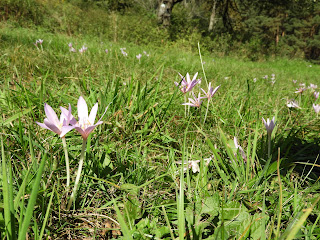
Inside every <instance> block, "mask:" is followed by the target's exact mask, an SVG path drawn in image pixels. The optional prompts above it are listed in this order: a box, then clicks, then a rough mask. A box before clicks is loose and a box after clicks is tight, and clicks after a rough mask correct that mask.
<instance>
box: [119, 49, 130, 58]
mask: <svg viewBox="0 0 320 240" xmlns="http://www.w3.org/2000/svg"><path fill="white" fill-rule="evenodd" d="M120 50H121V53H122V55H123V56H125V57H127V56H128V53H126V51H125V50H126V48H120Z"/></svg>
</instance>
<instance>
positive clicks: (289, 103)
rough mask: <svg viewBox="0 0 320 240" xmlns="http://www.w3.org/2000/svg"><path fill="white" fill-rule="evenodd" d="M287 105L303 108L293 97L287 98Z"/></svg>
mask: <svg viewBox="0 0 320 240" xmlns="http://www.w3.org/2000/svg"><path fill="white" fill-rule="evenodd" d="M287 107H288V108H299V109H300V108H301V107H299V105H298V103H297V102H296V101H295V100H293V99H291V100H287Z"/></svg>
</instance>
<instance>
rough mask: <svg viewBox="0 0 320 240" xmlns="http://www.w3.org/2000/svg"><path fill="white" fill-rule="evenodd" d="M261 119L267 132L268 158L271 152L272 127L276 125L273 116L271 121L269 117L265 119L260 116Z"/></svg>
mask: <svg viewBox="0 0 320 240" xmlns="http://www.w3.org/2000/svg"><path fill="white" fill-rule="evenodd" d="M262 121H263V123H264V126H265V127H266V129H267V133H268V158H269V157H270V153H271V133H272V131H273V129H274V127H275V126H276V122H275V117H273V118H272V120H271V121H270V119H269V118H267V121H266V120H265V119H264V118H262Z"/></svg>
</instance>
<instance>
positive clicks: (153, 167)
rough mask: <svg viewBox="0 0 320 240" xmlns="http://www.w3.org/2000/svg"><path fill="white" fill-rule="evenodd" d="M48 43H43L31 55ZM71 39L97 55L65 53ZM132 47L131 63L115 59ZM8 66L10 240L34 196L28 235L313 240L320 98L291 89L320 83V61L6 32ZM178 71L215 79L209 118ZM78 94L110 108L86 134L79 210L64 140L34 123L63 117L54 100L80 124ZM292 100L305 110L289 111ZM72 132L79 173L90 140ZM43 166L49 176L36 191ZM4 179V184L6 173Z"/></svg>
mask: <svg viewBox="0 0 320 240" xmlns="http://www.w3.org/2000/svg"><path fill="white" fill-rule="evenodd" d="M39 38H41V39H44V42H43V44H42V45H41V47H36V46H35V45H34V43H35V41H36V40H37V39H39ZM70 42H72V44H73V46H74V47H75V48H76V49H77V50H78V49H79V48H81V47H82V46H83V45H85V46H87V47H88V50H87V51H86V52H85V53H83V54H80V53H79V52H76V53H73V52H70V51H69V47H68V43H70ZM179 46H180V45H179ZM124 47H125V48H126V52H127V53H128V56H127V57H125V56H123V55H122V54H121V51H120V48H124ZM200 47H201V42H200ZM105 49H108V53H106V52H105ZM143 51H146V52H147V53H148V54H149V55H150V56H149V57H148V56H146V55H145V54H144V53H143ZM139 53H141V54H142V57H141V59H140V61H139V60H138V59H137V58H136V55H138V54H139ZM0 58H1V60H0V61H1V66H0V67H1V75H2V76H3V77H2V78H1V90H0V108H1V115H2V131H1V132H2V134H1V135H2V139H3V146H4V150H2V153H3V154H4V155H3V156H2V166H4V163H6V164H7V165H6V166H8V164H11V165H12V180H11V181H9V185H10V183H12V184H11V185H12V193H10V191H9V193H6V192H5V191H3V193H2V201H3V203H4V205H2V206H3V207H2V209H4V210H3V211H2V212H1V214H2V216H1V217H2V222H1V231H2V233H1V234H2V236H5V235H7V236H8V234H9V236H11V238H12V239H14V238H15V234H16V235H17V236H18V233H21V229H22V222H23V220H25V219H26V218H25V217H24V216H25V212H26V209H27V204H28V203H29V202H30V199H31V197H30V196H37V197H36V198H35V202H34V208H32V210H33V213H31V215H30V216H31V222H30V226H29V228H27V234H28V236H29V238H32V239H40V238H41V236H42V237H43V238H46V239H47V238H52V239H66V238H70V239H88V238H90V239H91V238H98V239H100V238H105V239H111V238H113V237H114V238H121V237H122V238H123V239H130V238H135V239H160V238H162V239H172V238H177V237H179V239H183V238H186V239H244V238H250V237H251V238H252V239H278V238H279V239H294V238H296V239H316V238H317V236H318V235H319V234H320V228H319V216H320V215H319V204H318V200H319V199H318V198H319V183H318V176H319V170H318V169H319V165H318V155H319V126H320V124H319V118H318V116H317V115H316V113H315V112H314V110H313V108H312V104H313V103H315V102H316V103H318V101H319V100H315V98H314V96H313V90H312V89H307V90H306V91H305V92H303V94H301V96H300V95H299V94H297V93H295V91H296V88H299V83H305V84H306V86H309V84H311V83H313V84H317V83H319V70H320V69H319V66H316V65H311V64H310V63H308V62H305V61H301V60H288V59H283V58H281V59H270V60H266V61H261V62H251V61H248V60H246V59H245V58H242V57H241V56H239V57H220V56H218V55H212V54H209V53H206V52H203V53H202V60H203V62H202V64H201V61H200V56H199V54H198V53H195V52H191V51H189V50H188V48H186V49H183V48H180V47H179V48H178V47H177V46H174V45H173V46H163V47H157V48H155V47H151V46H150V45H143V44H141V45H135V44H132V43H127V42H110V41H106V40H105V39H104V38H99V37H92V35H84V36H78V37H70V36H66V35H62V34H52V33H48V32H45V31H41V30H40V31H39V30H30V29H24V28H12V27H11V26H10V25H2V27H1V29H0ZM202 67H203V68H202ZM203 70H204V71H203ZM178 72H179V73H181V74H183V75H185V74H186V73H187V72H189V73H190V74H191V76H193V74H195V73H196V72H199V76H200V77H201V78H202V81H201V87H202V88H204V89H205V90H206V88H207V86H206V81H208V82H212V84H213V86H214V87H215V86H218V85H221V87H220V89H219V90H218V92H217V93H216V95H215V96H214V97H213V99H212V100H211V102H210V105H209V107H208V109H209V111H208V117H207V119H206V121H205V123H204V116H205V112H206V108H207V105H206V104H207V102H206V101H204V102H203V105H202V107H201V108H200V109H195V108H190V109H188V108H187V112H185V107H184V106H183V105H181V104H182V103H184V96H183V94H182V93H181V92H180V91H179V90H178V89H177V88H176V87H175V85H174V81H180V79H179V75H178ZM272 74H275V80H276V81H275V83H274V84H272V83H271V75H272ZM265 75H268V78H267V79H265V78H263V77H264V76H265ZM254 78H256V79H257V80H256V82H255V81H254ZM293 80H297V83H296V84H294V83H293ZM199 90H200V89H199V87H198V86H196V87H195V92H196V93H197V92H198V91H199ZM79 96H83V97H84V98H85V99H86V101H87V103H88V105H89V109H91V107H92V106H93V105H94V103H96V102H98V103H99V111H98V118H100V116H101V115H102V113H103V112H104V109H105V107H106V106H107V105H109V104H110V106H109V109H108V111H107V113H106V115H105V116H104V118H103V121H104V124H103V125H101V126H99V127H97V129H95V130H94V132H93V133H92V134H91V136H90V138H89V140H88V145H87V152H86V159H85V164H84V169H83V174H82V178H81V186H80V189H79V191H78V197H77V199H76V203H75V205H74V206H73V211H66V203H67V199H66V196H67V192H66V188H65V186H66V173H65V162H64V153H63V149H62V144H61V141H60V139H59V138H58V137H57V136H56V135H55V134H53V133H51V132H48V131H46V130H43V129H40V127H39V126H38V125H36V124H35V121H39V122H43V119H44V118H45V113H44V110H43V107H44V103H45V102H46V103H48V104H49V105H51V106H52V107H53V108H54V109H55V110H56V111H57V113H58V114H60V113H59V112H60V110H59V109H58V108H59V106H64V107H66V106H67V104H68V103H70V104H71V106H72V109H73V114H74V115H75V116H76V115H77V114H76V104H77V100H78V98H79ZM288 99H295V100H296V101H297V102H298V103H299V105H300V107H301V109H292V108H288V107H287V105H286V103H287V100H288ZM273 116H276V122H277V125H276V128H275V129H274V131H273V135H272V156H271V157H270V158H268V156H267V144H266V143H267V133H266V130H265V127H264V125H263V123H262V121H261V119H262V117H264V118H272V117H273ZM234 136H236V137H237V139H238V143H239V144H240V145H241V146H242V148H243V149H244V151H245V152H246V155H247V159H246V160H245V159H243V158H242V157H241V156H240V154H239V152H238V154H236V155H237V156H235V153H237V150H236V149H235V147H234V144H233V138H234ZM66 138H67V144H68V147H69V157H70V160H71V166H72V176H74V175H73V174H74V172H75V171H76V169H77V164H78V161H79V154H80V151H81V138H80V136H79V135H78V134H77V133H76V132H72V133H70V134H68V135H67V136H66ZM44 156H46V157H45V158H44ZM210 156H212V158H213V160H212V161H211V162H210V163H209V164H208V166H207V165H206V164H205V160H204V159H206V158H209V157H210ZM41 160H43V161H45V165H44V171H43V174H42V178H41V181H40V180H39V181H40V184H39V190H38V191H36V193H37V195H33V194H31V191H32V189H34V186H35V182H36V176H35V175H36V174H37V172H38V168H39V163H40V161H41ZM191 160H201V161H200V163H199V164H200V172H199V173H193V172H192V170H191V169H190V170H188V171H186V172H185V173H183V172H182V167H181V164H179V163H178V162H179V161H184V162H187V161H191ZM9 166H10V165H9ZM6 171H7V170H5V169H3V171H2V175H1V179H2V187H3V189H5V188H6V182H8V181H6V178H10V172H9V173H8V176H9V177H8V176H5V175H4V173H6ZM40 176H41V175H40ZM8 189H9V188H8ZM19 190H20V191H19ZM6 194H7V195H6ZM30 194H31V195H30ZM7 196H9V197H8V198H9V199H10V198H14V197H15V196H19V197H16V198H15V201H14V205H12V206H9V207H10V211H11V212H12V215H11V216H12V219H15V220H14V221H13V220H12V222H14V224H13V225H10V226H11V227H9V226H8V224H7V223H8V222H6V219H5V214H6V213H5V212H6V205H5V204H6V203H5V202H6V197H7ZM30 209H31V208H30ZM46 213H47V214H46ZM10 229H11V230H12V233H11V235H10V231H11V230H10ZM42 229H43V230H42ZM8 231H9V233H8ZM23 237H24V236H21V235H20V236H19V238H23Z"/></svg>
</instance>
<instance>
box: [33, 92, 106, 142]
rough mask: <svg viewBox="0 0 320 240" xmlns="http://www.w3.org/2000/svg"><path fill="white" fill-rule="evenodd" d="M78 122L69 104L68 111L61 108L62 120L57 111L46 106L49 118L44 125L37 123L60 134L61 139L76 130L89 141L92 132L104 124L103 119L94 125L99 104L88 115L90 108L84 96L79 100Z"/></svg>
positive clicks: (45, 109)
mask: <svg viewBox="0 0 320 240" xmlns="http://www.w3.org/2000/svg"><path fill="white" fill-rule="evenodd" d="M77 108H78V118H79V119H78V121H77V120H76V119H75V118H74V116H73V115H72V113H71V105H70V104H69V108H68V110H67V109H66V108H64V107H60V109H61V115H60V120H59V119H58V116H57V114H56V113H55V111H54V110H53V109H52V107H50V105H49V104H47V103H45V104H44V111H45V113H46V116H47V118H45V119H44V123H39V122H36V123H37V124H38V125H39V126H40V127H43V128H45V129H48V130H50V131H52V132H55V133H56V134H58V135H59V136H60V137H61V138H62V137H64V136H65V135H66V134H67V133H68V132H69V131H71V130H72V129H76V130H77V131H78V132H79V133H80V134H81V136H82V138H83V139H85V140H86V139H87V138H88V136H89V134H90V133H91V132H92V130H93V129H94V128H95V127H96V126H98V125H100V124H102V123H103V122H102V121H101V119H100V120H99V121H98V122H97V123H96V124H94V121H95V119H96V115H97V111H98V103H96V104H95V105H94V106H93V108H92V109H91V112H90V115H88V106H87V103H86V101H85V100H84V98H83V97H82V96H80V97H79V100H78V105H77Z"/></svg>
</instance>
